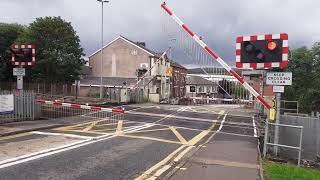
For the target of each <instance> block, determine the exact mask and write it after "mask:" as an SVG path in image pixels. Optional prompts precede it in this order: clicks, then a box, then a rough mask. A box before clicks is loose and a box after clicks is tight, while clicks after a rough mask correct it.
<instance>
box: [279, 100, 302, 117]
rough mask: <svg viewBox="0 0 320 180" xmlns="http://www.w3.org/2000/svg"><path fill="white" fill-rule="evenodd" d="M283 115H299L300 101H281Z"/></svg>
mask: <svg viewBox="0 0 320 180" xmlns="http://www.w3.org/2000/svg"><path fill="white" fill-rule="evenodd" d="M280 110H281V112H280V113H281V114H285V113H295V114H298V113H299V102H298V101H287V100H281V105H280Z"/></svg>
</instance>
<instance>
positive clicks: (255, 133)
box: [252, 116, 258, 137]
mask: <svg viewBox="0 0 320 180" xmlns="http://www.w3.org/2000/svg"><path fill="white" fill-rule="evenodd" d="M252 124H253V128H254V129H253V131H254V137H258V135H257V127H256V123H255V121H254V116H252Z"/></svg>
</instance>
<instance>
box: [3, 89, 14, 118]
mask: <svg viewBox="0 0 320 180" xmlns="http://www.w3.org/2000/svg"><path fill="white" fill-rule="evenodd" d="M13 111H14V103H13V94H8V95H0V115H4V114H12V113H13Z"/></svg>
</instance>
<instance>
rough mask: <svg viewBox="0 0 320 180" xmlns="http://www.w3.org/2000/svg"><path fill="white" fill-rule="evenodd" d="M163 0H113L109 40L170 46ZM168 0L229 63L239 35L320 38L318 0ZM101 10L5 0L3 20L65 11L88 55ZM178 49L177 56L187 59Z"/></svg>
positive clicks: (88, 4) (81, 2) (296, 42)
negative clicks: (164, 26)
mask: <svg viewBox="0 0 320 180" xmlns="http://www.w3.org/2000/svg"><path fill="white" fill-rule="evenodd" d="M161 3H162V0H111V2H110V3H109V4H106V5H105V11H104V12H105V14H104V17H105V21H104V22H105V26H104V29H105V31H104V37H105V43H107V42H109V41H111V40H112V39H114V38H115V37H116V36H118V35H119V34H122V35H124V36H126V37H128V38H129V39H132V40H135V41H146V42H147V46H148V47H150V48H151V49H155V50H158V51H162V50H164V49H166V48H167V47H168V45H169V42H168V38H167V37H166V35H165V33H164V32H163V31H162V30H161V19H162V16H163V14H162V13H161V11H160V4H161ZM167 4H168V6H169V7H170V8H171V9H172V10H173V11H174V12H175V13H176V14H177V15H178V16H179V17H180V18H181V19H182V20H183V21H184V22H185V23H186V24H187V25H188V26H189V27H190V28H191V29H192V30H193V31H194V32H196V33H197V34H199V35H201V36H203V37H204V40H205V42H207V43H208V45H209V46H210V47H212V48H213V49H214V50H215V51H217V53H218V54H220V55H221V56H222V57H223V58H224V59H226V60H228V61H229V64H234V58H235V57H234V56H235V55H234V51H235V38H236V36H238V35H251V34H265V33H279V32H287V33H288V34H289V39H290V40H289V43H290V46H291V47H299V46H302V45H307V46H311V45H312V44H313V43H314V42H316V41H319V40H320V23H318V22H319V20H318V18H319V17H320V11H319V10H318V9H319V7H320V1H315V0H304V1H301V0H281V1H279V0H259V1H252V0H241V1H240V0H227V1H221V0H175V1H168V2H167ZM100 11H101V6H100V4H99V3H98V2H97V1H96V0H77V1H75V0H28V1H24V0H1V2H0V22H18V23H23V24H28V23H31V22H32V21H33V20H34V19H35V18H36V17H41V16H61V17H62V18H64V19H66V20H67V21H70V22H72V25H73V26H74V28H75V29H76V31H77V32H78V34H79V36H80V39H81V43H82V46H83V47H84V49H85V51H86V54H87V55H90V54H91V53H92V52H94V51H95V50H96V49H98V48H99V47H100V21H101V19H100V18H101V14H100ZM176 52H178V51H176ZM180 54H181V53H179V54H178V55H176V56H178V57H176V58H178V59H184V57H183V56H181V57H180ZM182 62H183V61H182Z"/></svg>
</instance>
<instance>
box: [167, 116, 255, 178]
mask: <svg viewBox="0 0 320 180" xmlns="http://www.w3.org/2000/svg"><path fill="white" fill-rule="evenodd" d="M228 122H239V125H234V124H228ZM254 129H255V127H254V125H253V121H252V118H251V117H237V116H227V119H226V121H225V123H224V125H223V126H222V129H221V130H220V131H219V132H218V133H216V134H215V135H214V136H213V137H212V139H210V141H209V142H208V143H207V144H205V145H204V146H202V147H201V148H200V149H198V150H197V151H196V152H194V154H192V155H189V157H187V158H186V160H185V161H184V162H182V163H180V164H179V165H178V166H176V168H175V169H173V170H172V171H171V172H170V173H169V174H168V175H169V176H167V178H168V179H170V180H194V179H198V180H200V179H201V180H215V179H217V180H224V179H226V180H257V179H261V176H260V175H261V174H260V172H261V169H260V161H259V157H260V156H259V152H258V147H257V146H258V139H257V137H256V131H255V130H254Z"/></svg>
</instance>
